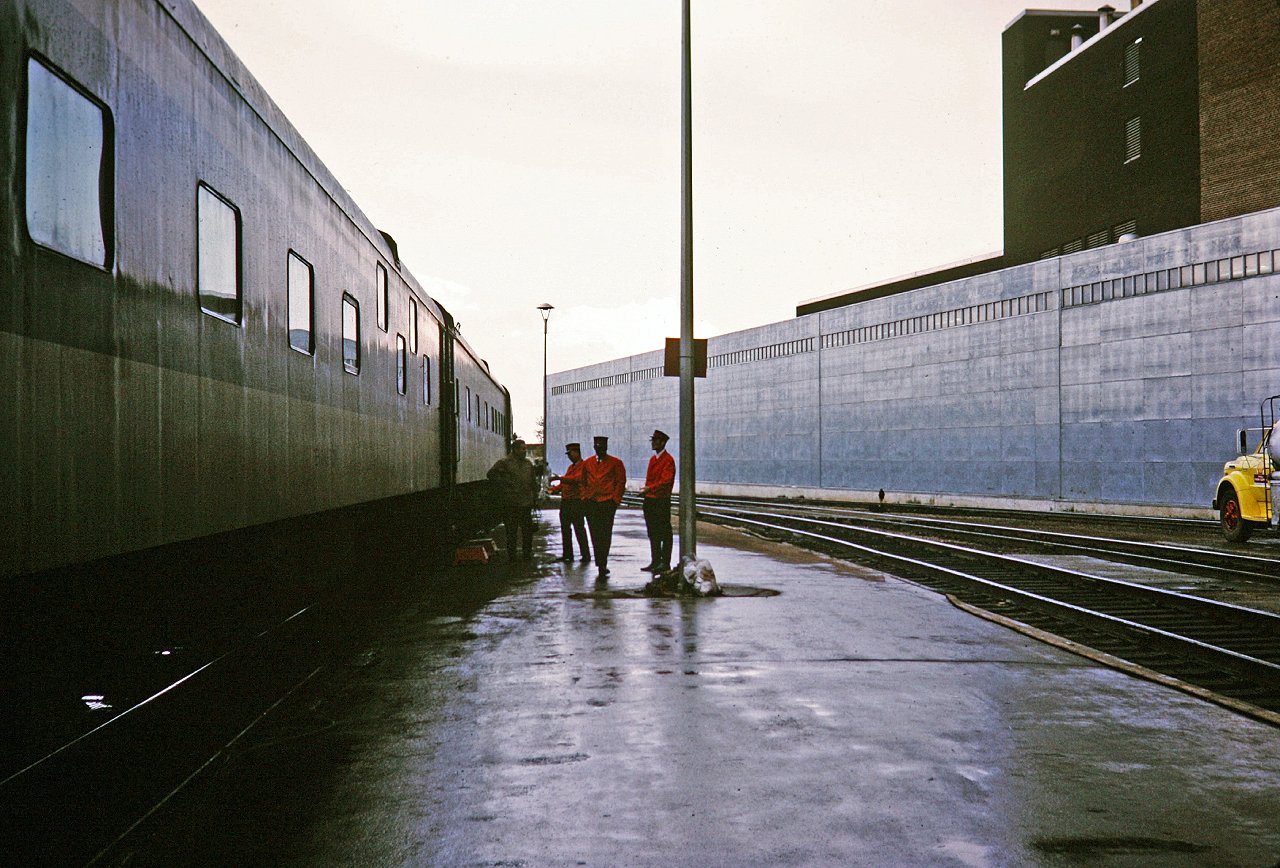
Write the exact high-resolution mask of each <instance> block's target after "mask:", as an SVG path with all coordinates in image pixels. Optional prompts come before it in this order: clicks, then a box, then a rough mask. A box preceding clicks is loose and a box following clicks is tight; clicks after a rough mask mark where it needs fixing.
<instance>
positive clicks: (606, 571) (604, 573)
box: [600, 567, 609, 579]
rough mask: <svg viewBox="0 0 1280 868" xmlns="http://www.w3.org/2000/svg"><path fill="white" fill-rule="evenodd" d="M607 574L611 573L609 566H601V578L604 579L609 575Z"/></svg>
mask: <svg viewBox="0 0 1280 868" xmlns="http://www.w3.org/2000/svg"><path fill="white" fill-rule="evenodd" d="M607 575H609V568H608V567H601V568H600V578H602V579H603V578H604V577H605V576H607Z"/></svg>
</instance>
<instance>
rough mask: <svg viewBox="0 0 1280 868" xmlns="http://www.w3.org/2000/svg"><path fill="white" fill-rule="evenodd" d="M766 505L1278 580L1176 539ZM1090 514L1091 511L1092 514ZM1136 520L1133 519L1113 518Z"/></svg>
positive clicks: (1271, 572) (1262, 567)
mask: <svg viewBox="0 0 1280 868" xmlns="http://www.w3.org/2000/svg"><path fill="white" fill-rule="evenodd" d="M699 506H700V512H702V511H703V510H705V509H712V508H719V509H748V510H752V509H754V510H760V509H761V508H762V507H763V506H764V504H760V503H751V502H747V501H734V500H727V499H726V500H722V501H711V502H710V503H707V502H706V501H703V500H701V499H700V500H699ZM768 511H769V513H771V514H777V515H800V516H810V517H812V516H815V515H824V516H828V517H830V518H832V519H834V520H843V521H852V522H854V523H856V524H859V525H864V526H869V527H888V528H894V529H899V530H915V531H918V532H920V533H923V534H925V535H928V536H930V537H932V538H938V537H941V538H943V539H953V540H969V541H975V542H980V543H982V544H984V545H992V546H998V547H999V548H1000V550H1002V551H1004V550H1015V551H1017V550H1025V549H1026V548H1028V547H1030V548H1031V549H1032V550H1035V551H1043V552H1046V553H1057V554H1062V553H1068V554H1079V555H1086V556H1089V557H1093V558H1105V559H1106V560H1108V561H1112V562H1115V563H1123V564H1128V565H1130V566H1138V567H1146V568H1149V569H1157V570H1165V571H1168V572H1174V573H1180V574H1182V575H1187V576H1200V577H1204V578H1210V579H1218V580H1227V581H1245V582H1260V583H1264V584H1266V585H1270V586H1273V587H1274V586H1277V585H1280V559H1277V558H1274V557H1266V556H1260V555H1256V554H1245V553H1242V552H1224V551H1217V550H1213V549H1206V548H1197V547H1194V546H1186V545H1179V544H1176V543H1171V542H1158V543H1156V542H1142V541H1137V540H1131V539H1118V538H1115V537H1107V536H1092V535H1082V534H1080V533H1064V532H1061V531H1052V530H1047V529H1043V528H1027V527H1014V526H1011V525H1005V524H991V523H989V522H987V521H973V520H957V519H950V518H938V517H932V516H917V515H903V514H885V515H881V514H877V513H872V512H868V511H866V510H855V509H850V508H841V507H835V506H821V507H818V506H795V505H781V507H776V506H774V505H773V504H769V505H768ZM1090 520H1091V521H1092V520H1093V517H1090ZM1116 520H1117V521H1130V522H1132V521H1136V520H1135V519H1124V518H1120V519H1116ZM1141 521H1144V522H1148V523H1151V522H1164V521H1171V522H1176V523H1178V524H1180V525H1181V524H1187V523H1191V522H1194V523H1196V524H1203V525H1207V526H1211V527H1212V526H1214V525H1213V523H1212V522H1200V521H1198V520H1196V519H1167V520H1162V519H1154V520H1153V519H1142V520H1141Z"/></svg>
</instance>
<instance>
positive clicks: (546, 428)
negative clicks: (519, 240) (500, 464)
mask: <svg viewBox="0 0 1280 868" xmlns="http://www.w3.org/2000/svg"><path fill="white" fill-rule="evenodd" d="M553 310H555V306H554V305H550V304H548V303H547V302H545V301H544V302H543V303H542V304H540V305H538V313H540V314H542V457H543V460H546V459H548V458H550V457H551V450H550V449H548V448H547V438H548V436H549V434H550V430H551V427H550V425H549V424H548V422H550V420H549V419H548V418H547V320H549V319H551V311H553Z"/></svg>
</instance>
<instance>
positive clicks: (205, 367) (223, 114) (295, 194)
mask: <svg viewBox="0 0 1280 868" xmlns="http://www.w3.org/2000/svg"><path fill="white" fill-rule="evenodd" d="M0 124H2V126H0V173H2V174H3V178H4V184H3V185H2V186H0V372H2V373H3V376H2V377H0V381H2V382H0V455H2V456H3V458H0V493H2V494H0V496H2V497H3V498H4V500H3V504H2V505H0V539H3V543H0V575H13V574H19V573H25V572H32V571H37V570H40V569H44V568H47V567H52V566H57V565H60V564H67V563H74V562H78V561H83V560H88V559H91V558H95V557H100V556H104V555H111V554H115V553H120V552H126V551H131V550H135V549H140V548H146V547H150V546H155V545H158V544H161V543H167V542H171V541H175V540H182V539H189V538H194V537H200V536H205V535H208V534H212V533H216V532H220V531H226V530H231V529H236V528H242V527H247V526H251V525H256V524H261V523H264V522H270V521H273V520H276V519H281V518H287V517H292V516H298V515H304V514H309V513H315V512H321V511H325V510H330V509H335V508H338V507H343V506H348V505H352V504H356V503H361V502H365V501H371V500H377V499H383V498H390V497H395V496H400V495H411V494H414V493H421V492H441V491H452V490H453V486H454V485H463V486H465V485H466V484H468V483H471V482H474V481H476V480H481V479H483V476H484V470H485V469H487V468H488V466H489V465H491V464H492V462H493V461H495V460H497V458H498V457H500V456H501V455H502V454H503V451H504V449H505V445H506V436H507V434H508V432H509V399H508V398H507V395H506V392H505V390H504V389H503V388H502V387H501V385H500V384H498V383H497V382H496V381H494V379H493V378H492V377H491V376H490V375H489V374H488V371H487V366H484V365H483V364H482V363H480V362H478V361H477V360H476V358H475V355H474V353H473V351H472V350H470V348H468V347H466V345H465V344H464V343H462V342H461V341H460V340H459V339H457V337H456V330H455V329H454V326H453V322H452V319H451V317H450V316H449V314H448V312H447V311H445V310H444V309H443V308H441V307H440V306H439V305H438V304H436V303H435V302H434V301H432V300H431V299H430V298H428V297H427V295H426V293H425V292H424V291H423V290H422V288H421V286H420V285H419V284H418V283H417V282H416V281H415V280H414V278H413V277H412V275H411V274H410V273H409V272H408V271H407V270H406V269H405V268H404V267H403V265H402V264H401V262H400V261H399V258H398V253H397V251H396V249H395V245H394V242H392V241H391V239H390V238H389V237H386V236H384V235H383V234H382V233H380V232H379V231H378V230H377V229H375V228H374V227H373V226H372V224H371V223H370V222H369V220H368V219H367V218H366V217H365V216H364V215H363V214H362V213H361V211H360V210H359V209H358V208H357V207H356V206H355V204H354V203H353V202H352V201H351V200H350V199H349V197H348V196H347V195H346V193H345V192H344V190H343V189H342V187H341V185H340V184H338V183H337V182H336V181H335V180H334V178H333V177H332V176H331V175H330V173H329V172H328V170H327V169H326V168H325V167H324V165H323V164H322V163H321V162H320V161H319V159H318V158H317V157H316V156H315V154H314V153H312V151H311V149H310V148H309V147H308V146H307V145H306V143H305V142H304V141H303V140H302V139H301V137H300V136H299V135H298V133H297V132H296V131H295V130H294V129H293V127H292V126H291V125H290V124H289V123H288V121H287V120H286V119H285V118H284V116H283V115H282V113H281V112H280V111H279V109H278V108H277V107H276V106H275V105H274V103H272V102H271V100H270V99H269V98H268V97H267V96H266V94H265V93H264V92H263V91H262V89H261V88H260V86H259V85H258V84H257V82H256V81H255V80H254V79H253V78H252V76H251V75H249V73H248V71H247V70H246V69H245V67H244V66H243V65H242V64H241V63H240V62H239V60H238V59H237V58H236V57H235V55H234V54H233V53H232V52H231V51H230V50H229V48H228V47H227V46H226V44H225V43H224V42H223V41H222V40H221V38H220V37H219V36H218V35H217V33H216V32H215V31H214V30H213V28H212V27H211V25H210V24H209V23H208V22H207V20H206V19H205V18H204V17H203V16H202V15H201V14H200V13H199V11H198V10H196V9H195V7H194V6H193V5H191V3H190V2H188V0H165V2H157V0H114V2H110V3H104V2H101V0H0ZM308 298H309V299H310V301H309V302H308V301H307V299H308ZM455 365H456V367H455ZM454 380H457V381H458V382H459V383H461V384H463V386H464V388H469V389H470V390H471V391H472V393H473V394H474V395H475V396H477V397H478V399H479V400H480V402H481V404H480V406H481V407H484V406H485V405H486V402H487V405H488V406H489V407H491V408H492V407H494V406H497V405H501V406H502V407H503V408H504V412H505V413H506V414H507V415H506V416H504V422H505V423H506V424H504V425H502V426H498V425H493V424H490V425H488V426H484V427H479V428H472V427H469V428H467V429H466V430H465V433H462V434H460V432H459V429H458V423H459V421H460V420H462V419H465V418H466V412H465V411H466V410H467V409H468V408H462V407H455V406H454V403H453V396H452V392H453V390H452V389H451V388H449V386H450V384H451V383H452V382H453V381H454Z"/></svg>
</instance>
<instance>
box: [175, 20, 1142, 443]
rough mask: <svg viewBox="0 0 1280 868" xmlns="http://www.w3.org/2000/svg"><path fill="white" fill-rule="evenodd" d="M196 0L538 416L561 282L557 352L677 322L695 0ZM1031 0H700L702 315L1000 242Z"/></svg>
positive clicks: (610, 352) (629, 347)
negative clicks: (688, 33) (686, 75)
mask: <svg viewBox="0 0 1280 868" xmlns="http://www.w3.org/2000/svg"><path fill="white" fill-rule="evenodd" d="M195 2H196V5H197V6H199V8H200V9H201V10H202V11H203V12H204V13H205V15H207V16H208V17H209V18H210V20H211V21H212V22H213V24H214V26H215V27H216V28H217V29H218V30H219V31H220V32H221V34H222V36H223V37H224V38H225V39H226V40H227V42H228V43H230V45H231V47H232V48H233V49H234V50H235V52H236V53H237V54H238V55H239V56H240V58H241V59H242V60H243V61H244V62H245V64H246V65H247V66H248V68H249V70H250V72H252V73H253V74H254V75H255V76H256V77H257V78H258V80H259V81H260V82H261V83H262V84H263V86H264V87H265V88H266V90H267V92H268V93H269V94H270V95H271V96H272V98H273V99H274V100H275V101H276V102H277V103H278V104H279V105H280V107H281V108H282V109H283V110H284V113H285V114H286V116H288V118H289V119H290V121H291V122H292V123H293V124H294V126H296V127H297V128H298V130H299V131H300V132H301V133H302V135H303V137H304V138H306V139H307V141H308V142H309V143H310V144H311V146H312V147H313V148H314V149H315V151H316V153H317V154H318V155H319V156H320V158H321V159H322V160H324V162H325V163H326V164H327V165H328V166H329V168H330V169H331V170H332V171H333V173H334V175H335V176H336V177H337V178H338V180H339V181H340V182H341V183H342V184H343V185H345V186H346V188H347V189H348V190H349V191H350V193H351V195H352V197H353V198H354V199H355V201H356V202H357V204H359V205H360V207H361V208H362V209H363V210H364V212H365V213H366V214H367V215H368V216H369V218H370V219H371V220H372V221H373V222H374V224H375V225H376V226H378V227H379V228H380V229H383V230H384V231H386V232H389V233H390V234H391V235H393V236H395V238H396V240H397V242H398V244H399V248H400V256H401V258H402V259H403V260H404V262H405V264H406V265H407V266H408V268H409V269H410V270H411V271H412V272H413V274H414V275H415V276H416V277H417V278H418V279H419V280H420V281H421V282H422V283H423V285H424V286H425V287H426V289H427V291H428V292H429V293H431V294H432V295H433V296H434V297H435V298H437V299H438V300H439V301H440V302H441V303H443V304H444V305H445V307H447V308H448V309H449V310H450V311H451V312H452V313H453V315H454V316H455V318H456V319H457V320H458V321H459V322H460V323H461V324H462V331H463V334H464V335H466V337H467V339H468V340H469V341H470V342H471V343H472V344H473V345H474V346H475V347H476V349H477V350H478V351H479V352H480V353H481V355H483V356H484V357H485V358H486V359H488V361H489V363H490V366H491V368H492V370H493V372H494V374H495V376H497V378H498V379H499V380H500V381H501V382H502V383H504V384H505V385H506V386H507V387H508V388H509V389H510V390H511V397H512V402H513V405H514V415H515V424H516V430H517V432H518V433H520V434H521V435H522V436H526V437H530V438H532V437H534V436H535V429H536V424H537V420H538V418H540V417H541V415H542V403H541V402H542V391H541V386H542V384H541V376H542V358H541V356H542V321H541V319H540V318H539V315H538V311H537V310H536V309H535V308H536V306H537V305H538V304H540V303H542V302H549V303H550V304H553V305H555V311H554V312H553V313H552V316H551V322H550V337H549V368H550V370H551V371H552V372H555V371H559V370H565V369H568V368H574V367H579V366H582V365H586V364H591V363H594V362H599V361H604V360H607V359H612V358H616V357H618V356H622V355H628V354H631V353H639V352H645V351H647V350H652V349H659V348H661V346H662V339H663V338H664V337H665V336H668V335H670V336H672V337H675V336H678V335H679V329H680V319H679V313H680V2H679V0H467V2H459V0H195ZM1099 5H1101V4H1100V3H1099V2H1095V0H1091V2H1080V0H1057V2H1048V3H1044V4H1041V6H1043V7H1051V8H1063V9H1096V8H1097V6H1099ZM1112 5H1114V6H1116V7H1117V8H1120V9H1127V8H1128V3H1127V2H1126V0H1120V2H1118V3H1116V2H1113V3H1112ZM1024 8H1026V7H1025V5H1024V4H1023V3H1021V2H1017V0H964V2H956V0H694V2H693V11H692V30H693V127H694V145H693V148H694V157H693V159H694V293H695V305H694V308H695V332H696V334H697V335H698V336H699V337H709V336H714V335H718V334H724V333H726V332H731V331H737V330H739V329H743V328H749V327H751V326H756V325H762V324H765V323H770V322H776V321H778V320H782V319H788V318H790V317H792V316H794V314H795V306H796V304H797V303H798V302H801V301H804V300H807V299H811V298H815V297H818V296H824V295H829V294H831V293H835V292H839V291H841V290H845V289H850V288H853V287H856V286H861V285H864V284H867V283H870V282H874V281H879V280H883V279H886V278H891V277H895V276H898V275H902V274H907V273H910V272H913V271H919V270H922V269H927V268H931V267H934V266H938V265H943V264H947V263H950V262H955V261H957V260H962V259H968V258H971V257H975V256H980V255H983V254H987V253H991V252H993V251H998V250H999V249H1000V247H1001V243H1002V241H1001V231H1002V230H1001V217H1000V210H1001V195H1002V193H1001V189H1002V187H1001V178H1000V159H1001V142H1000V34H1001V32H1002V31H1003V30H1004V28H1005V27H1006V26H1007V25H1008V24H1009V23H1010V22H1011V21H1012V20H1013V19H1014V18H1015V17H1017V16H1018V15H1019V14H1020V13H1021V12H1022V10H1023V9H1024Z"/></svg>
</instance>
